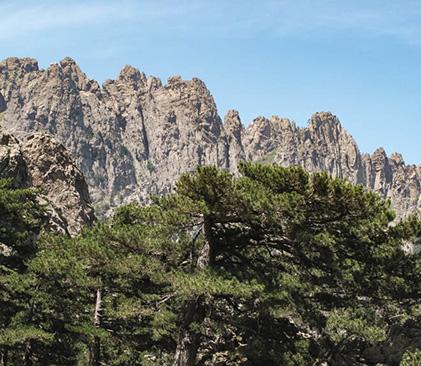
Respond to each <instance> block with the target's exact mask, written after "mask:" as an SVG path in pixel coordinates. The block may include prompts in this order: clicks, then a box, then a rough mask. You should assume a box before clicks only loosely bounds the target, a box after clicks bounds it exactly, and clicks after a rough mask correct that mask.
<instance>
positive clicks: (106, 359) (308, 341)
mask: <svg viewBox="0 0 421 366" xmlns="http://www.w3.org/2000/svg"><path fill="white" fill-rule="evenodd" d="M239 171H240V175H239V176H238V177H236V176H234V175H232V174H231V173H229V172H226V171H224V170H220V169H218V168H215V167H212V166H205V167H200V168H197V169H196V171H195V173H193V174H190V173H189V174H183V175H182V176H181V178H180V179H179V181H178V182H177V184H176V191H175V193H173V194H169V195H166V196H164V197H152V199H153V202H154V203H153V204H152V205H150V206H148V207H143V206H141V205H139V204H135V203H132V204H129V205H126V206H122V207H119V208H118V209H116V210H115V212H114V215H113V216H112V217H111V218H110V219H109V220H107V221H105V222H100V223H97V224H95V225H94V226H93V227H86V228H84V230H83V232H82V234H81V235H79V236H76V237H68V236H65V235H59V234H57V233H54V232H49V231H48V230H46V228H45V225H44V222H45V218H44V212H45V209H46V208H45V206H43V205H41V204H40V203H38V201H37V193H38V191H37V190H35V189H15V188H13V186H12V184H11V181H9V180H0V309H1V310H0V354H1V356H0V357H1V358H0V359H1V363H2V365H3V366H6V365H25V366H29V365H60V366H64V365H90V366H99V365H144V366H152V365H173V366H193V365H203V366H204V365H248V366H255V365H256V366H257V365H262V366H263V365H266V366H271V365H285V366H289V365H291V366H292V365H331V364H332V365H334V364H335V363H334V362H333V361H332V360H334V359H335V356H336V355H338V354H340V353H341V352H342V350H343V349H344V345H347V344H351V345H355V344H359V345H361V344H364V345H366V348H368V347H370V346H374V345H375V344H377V343H379V342H382V341H383V340H385V339H386V336H387V332H388V330H389V329H390V327H391V326H392V325H393V324H404V323H405V322H407V321H409V320H411V319H419V318H418V317H419V316H420V315H421V306H420V298H421V288H420V286H419V284H420V281H421V265H420V261H419V259H420V258H419V254H416V253H413V252H410V251H405V250H404V245H406V246H408V245H409V244H411V243H416V238H418V237H420V236H421V222H420V221H419V220H418V219H417V218H416V217H415V216H413V217H410V218H408V219H406V220H401V221H399V222H396V221H394V219H395V215H394V213H393V211H392V210H391V204H390V202H389V201H384V200H382V199H381V198H380V197H379V196H377V195H376V194H375V193H372V192H367V191H366V190H365V189H364V188H363V187H362V186H354V185H352V184H350V183H348V182H346V181H344V180H341V179H334V178H332V177H330V176H329V175H328V174H326V173H314V174H308V173H306V172H305V171H304V170H303V169H302V168H296V167H291V168H283V167H279V166H263V165H259V164H252V163H242V164H241V165H240V166H239ZM392 223H393V224H392ZM415 252H416V251H415ZM352 347H354V346H352ZM420 359H421V356H420V352H419V351H417V350H415V349H410V350H407V352H406V353H405V354H404V357H403V360H402V361H401V365H404V366H410V365H412V366H413V365H419V364H420V362H421V361H420ZM331 362H333V363H331Z"/></svg>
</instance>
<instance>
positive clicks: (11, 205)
mask: <svg viewBox="0 0 421 366" xmlns="http://www.w3.org/2000/svg"><path fill="white" fill-rule="evenodd" d="M36 193H37V191H36V190H34V189H31V188H28V189H15V188H14V187H13V184H12V181H11V180H9V179H0V309H1V312H0V334H1V335H0V349H1V351H0V352H1V359H2V362H3V365H7V364H8V362H9V360H10V352H9V350H10V349H11V348H12V347H15V345H16V344H17V343H18V344H21V345H23V346H24V347H25V349H26V350H25V357H26V358H27V359H28V357H29V354H30V348H31V342H32V339H33V338H34V337H36V336H37V335H34V334H33V332H31V329H26V330H24V329H22V328H19V329H15V330H14V331H13V332H8V331H7V329H8V328H10V327H11V325H12V323H13V321H14V319H15V316H16V315H17V314H20V311H22V308H23V307H24V306H26V304H25V296H22V294H21V293H19V292H15V287H14V286H12V285H11V283H12V282H13V279H16V276H19V275H21V274H23V273H25V271H26V264H25V262H26V261H27V260H29V259H30V258H32V257H33V256H34V254H35V252H36V247H35V238H36V235H37V234H38V232H39V230H40V229H41V221H42V207H41V206H40V205H39V204H38V203H37V201H36Z"/></svg>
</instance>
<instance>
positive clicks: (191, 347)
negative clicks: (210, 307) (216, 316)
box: [172, 216, 216, 366]
mask: <svg viewBox="0 0 421 366" xmlns="http://www.w3.org/2000/svg"><path fill="white" fill-rule="evenodd" d="M213 224H214V223H213V221H212V219H210V218H209V217H208V216H205V218H204V223H203V231H204V234H205V238H206V240H205V244H204V245H203V248H202V250H201V252H200V254H199V258H198V259H197V263H196V267H197V269H198V270H200V271H203V270H205V269H206V268H208V267H211V266H212V265H213V263H214V260H215V255H216V253H215V251H216V248H215V242H214V238H213V233H212V226H213ZM204 319H205V304H204V303H203V298H202V297H201V296H198V297H197V298H195V299H191V300H189V301H188V302H187V304H186V307H185V310H184V319H183V323H182V325H181V327H180V333H179V338H178V343H177V348H176V351H175V355H174V361H173V364H172V366H195V365H196V357H197V351H198V349H199V347H200V336H201V334H200V331H199V330H197V329H192V327H191V325H192V324H193V323H196V324H201V323H203V320H204Z"/></svg>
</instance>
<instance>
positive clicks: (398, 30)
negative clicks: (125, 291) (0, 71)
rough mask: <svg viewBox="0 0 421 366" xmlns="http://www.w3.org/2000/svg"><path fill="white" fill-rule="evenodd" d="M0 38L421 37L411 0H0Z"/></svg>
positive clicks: (418, 13)
mask: <svg viewBox="0 0 421 366" xmlns="http://www.w3.org/2000/svg"><path fill="white" fill-rule="evenodd" d="M0 14H2V22H1V23H0V39H13V38H14V37H19V36H22V35H25V34H27V33H28V32H42V31H49V30H60V29H72V28H83V27H92V26H99V27H109V26H116V25H119V24H120V25H121V26H125V27H133V29H135V30H136V31H138V32H139V31H142V30H148V29H149V28H150V27H151V26H154V25H156V24H157V22H158V23H159V27H155V28H154V31H156V32H158V33H159V32H161V33H162V34H168V35H169V36H171V35H172V34H173V33H171V32H178V33H180V34H182V35H184V36H189V35H190V36H198V35H203V36H214V37H220V38H251V37H256V36H259V35H262V34H264V35H267V36H274V37H289V36H303V35H304V36H309V35H318V34H321V35H323V34H324V33H328V32H330V31H332V30H333V31H344V32H355V33H359V34H361V35H363V36H368V37H377V36H393V37H396V38H400V39H401V40H403V41H407V42H412V43H421V21H420V17H421V4H420V3H419V2H415V1H409V2H408V1H406V2H405V1H402V2H396V1H381V2H379V1H365V2H363V1H332V0H324V1H315V0H312V1H309V0H301V1H300V0H294V1H292V0H284V1H270V0H266V1H264V0H263V1H262V0H260V1H238V0H232V1H222V0H214V1H204V0H199V1H195V2H191V1H187V0H184V1H177V2H173V1H168V0H164V1H163V0H161V1H159V0H158V1H157V0H155V1H151V0H147V1H101V2H99V1H90V2H86V1H84V2H78V1H75V2H72V3H67V2H66V3H65V2H56V1H44V2H42V1H41V2H34V1H28V2H20V1H19V2H18V1H12V2H9V3H7V4H4V5H0Z"/></svg>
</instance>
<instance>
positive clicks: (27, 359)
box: [23, 340, 33, 366]
mask: <svg viewBox="0 0 421 366" xmlns="http://www.w3.org/2000/svg"><path fill="white" fill-rule="evenodd" d="M31 343H32V342H31V340H29V341H27V342H26V345H25V356H24V358H23V360H24V364H25V366H32V365H33V363H32V358H31V348H32V347H31V346H32V345H31Z"/></svg>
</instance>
